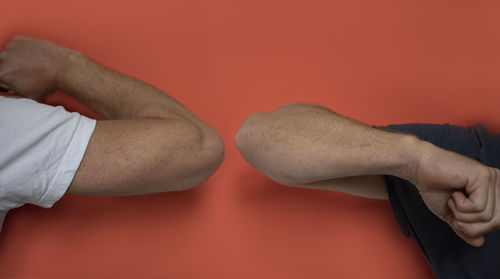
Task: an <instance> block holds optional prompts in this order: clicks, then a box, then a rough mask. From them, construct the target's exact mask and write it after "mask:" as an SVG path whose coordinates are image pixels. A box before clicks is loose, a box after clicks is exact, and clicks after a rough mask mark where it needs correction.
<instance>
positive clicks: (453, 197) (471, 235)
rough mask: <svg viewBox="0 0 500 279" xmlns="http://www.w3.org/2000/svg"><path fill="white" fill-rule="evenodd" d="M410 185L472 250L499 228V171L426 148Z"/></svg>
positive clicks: (438, 150) (455, 155) (440, 150)
mask: <svg viewBox="0 0 500 279" xmlns="http://www.w3.org/2000/svg"><path fill="white" fill-rule="evenodd" d="M411 180H413V181H412V182H413V183H414V184H415V185H416V186H417V189H418V190H419V192H420V195H421V196H422V198H423V200H424V202H425V204H426V205H427V207H428V208H429V209H430V210H431V211H432V212H433V213H434V214H436V215H437V216H438V217H439V218H441V219H442V220H443V221H445V222H447V223H448V224H449V225H450V226H451V227H452V228H453V230H454V231H455V232H456V233H457V235H458V236H460V237H461V238H462V239H464V240H465V241H466V242H467V243H469V244H471V245H473V246H477V247H478V246H481V245H483V243H484V234H486V233H487V232H489V231H492V230H496V229H499V228H500V197H499V195H500V171H499V170H498V169H495V168H490V167H487V166H485V165H483V164H481V163H479V162H476V161H474V160H472V159H469V158H467V157H464V156H462V155H459V154H456V153H453V152H449V151H446V150H443V149H439V148H437V147H435V146H429V148H427V149H426V152H423V155H422V158H421V160H420V162H419V164H418V166H417V167H416V170H415V174H414V178H413V179H411Z"/></svg>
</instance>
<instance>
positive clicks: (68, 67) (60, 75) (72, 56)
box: [56, 49, 86, 91]
mask: <svg viewBox="0 0 500 279" xmlns="http://www.w3.org/2000/svg"><path fill="white" fill-rule="evenodd" d="M85 59H86V57H85V55H83V53H81V52H79V51H76V50H72V49H67V51H66V52H65V53H64V54H62V55H61V61H60V63H59V66H58V70H57V73H56V89H57V90H62V91H66V90H68V89H69V86H70V84H71V83H72V80H73V79H74V75H75V72H76V71H75V69H78V68H79V67H81V65H82V63H83V62H84V60H85Z"/></svg>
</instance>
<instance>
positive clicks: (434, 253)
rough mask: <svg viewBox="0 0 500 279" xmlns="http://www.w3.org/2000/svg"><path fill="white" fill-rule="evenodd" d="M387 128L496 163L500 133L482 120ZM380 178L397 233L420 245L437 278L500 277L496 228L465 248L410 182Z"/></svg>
mask: <svg viewBox="0 0 500 279" xmlns="http://www.w3.org/2000/svg"><path fill="white" fill-rule="evenodd" d="M386 129H389V130H396V131H402V132H406V133H411V134H414V135H416V136H418V137H419V138H421V139H423V140H425V141H429V142H431V143H433V144H435V145H437V146H439V147H441V148H443V149H447V150H450V151H454V152H457V153H460V154H462V155H465V156H467V157H470V158H472V159H474V160H477V161H479V162H481V163H483V164H485V165H488V166H490V167H495V168H499V167H500V135H494V134H490V133H489V132H488V130H487V129H486V127H485V126H484V125H482V124H477V125H475V126H471V127H461V126H454V125H448V124H445V125H436V124H403V125H389V126H387V127H386ZM385 178H386V184H387V190H388V193H389V200H390V203H391V207H392V210H393V212H394V215H395V217H396V220H397V222H398V224H399V228H400V229H401V232H402V233H403V234H404V235H405V236H407V237H412V238H413V239H414V240H415V242H416V243H417V244H418V245H419V246H420V249H421V250H422V253H423V254H424V255H425V257H426V258H427V262H428V263H429V264H430V266H431V268H432V271H433V272H434V275H435V276H436V278H439V279H441V278H450V279H451V278H453V279H455V278H481V279H488V278H500V231H495V232H490V233H488V234H487V235H486V236H485V244H484V245H483V246H482V247H480V248H476V247H473V246H470V245H469V244H467V243H466V242H464V241H463V240H462V239H461V238H459V237H458V236H457V235H456V234H455V233H454V232H453V230H452V229H451V228H450V227H449V226H448V224H446V223H445V222H443V221H441V219H439V218H438V217H437V216H435V215H434V214H433V213H432V212H431V211H430V210H429V209H428V208H427V206H426V205H425V203H424V201H423V200H422V198H421V197H420V194H419V193H418V190H417V189H416V187H415V186H414V185H413V184H411V183H410V182H408V181H406V180H403V179H400V178H398V177H394V176H386V177H385Z"/></svg>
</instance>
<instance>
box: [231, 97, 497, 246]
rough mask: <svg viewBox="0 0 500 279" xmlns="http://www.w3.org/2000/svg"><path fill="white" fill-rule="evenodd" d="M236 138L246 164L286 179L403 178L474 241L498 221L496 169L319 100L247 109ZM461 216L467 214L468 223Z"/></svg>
mask: <svg viewBox="0 0 500 279" xmlns="http://www.w3.org/2000/svg"><path fill="white" fill-rule="evenodd" d="M236 145H237V147H238V149H239V150H240V152H241V154H242V155H243V157H244V158H245V159H246V160H247V161H248V162H249V163H250V164H251V165H252V166H254V167H255V168H257V169H258V170H259V171H261V172H262V173H264V174H265V175H267V176H268V177H270V178H271V179H273V180H275V181H277V182H279V183H282V184H285V185H290V186H300V187H311V186H312V187H320V188H324V189H331V190H337V191H342V192H347V193H351V194H356V195H360V196H365V197H375V198H383V197H384V196H387V193H386V190H385V185H384V181H383V179H382V176H380V175H383V174H387V175H394V176H398V177H401V178H403V179H406V180H409V181H411V182H412V183H413V184H415V185H416V186H417V189H418V190H419V192H420V194H421V196H422V198H423V199H424V201H425V203H426V204H427V206H428V207H429V209H430V210H431V211H432V212H434V213H435V214H436V215H437V216H438V217H440V218H441V219H442V220H444V221H445V222H447V223H448V224H449V225H450V226H452V228H453V229H454V230H455V232H456V233H457V234H458V235H459V236H460V237H462V238H463V239H464V240H465V241H467V242H468V243H470V244H471V245H474V246H481V245H482V244H483V242H484V238H483V235H484V233H486V232H487V231H490V230H494V229H497V228H498V227H499V220H498V219H499V215H500V210H499V209H498V208H499V206H496V207H495V203H498V200H499V199H498V198H497V199H496V200H497V201H495V197H496V195H498V194H495V191H494V190H495V189H496V188H499V187H500V186H499V184H500V181H499V180H498V179H497V176H498V170H497V169H493V168H488V167H486V166H484V165H482V164H480V163H478V162H476V161H474V160H471V159H469V158H466V157H464V156H461V155H459V154H456V153H453V152H449V151H446V150H443V149H440V148H438V147H436V146H434V145H432V144H430V143H428V142H424V141H421V140H419V139H418V138H416V137H414V136H412V135H407V134H402V133H393V132H388V131H383V130H379V129H375V128H372V127H370V126H367V125H364V124H361V123H358V122H356V121H353V120H350V119H347V118H344V117H341V116H339V115H337V114H336V113H334V112H332V111H330V110H328V109H326V108H323V107H319V106H316V105H309V104H292V105H286V106H283V107H280V108H278V109H276V110H275V111H272V112H267V113H256V114H252V115H251V116H249V117H248V118H247V120H245V122H244V123H243V125H242V127H241V128H240V130H239V131H238V134H237V135H236ZM462 191H463V192H465V193H466V195H464V194H462ZM498 192H499V191H496V193H498ZM488 197H490V199H488ZM461 214H465V215H466V216H467V217H468V219H467V218H466V217H464V216H462V215H461ZM460 220H468V223H467V227H464V226H463V224H462V223H460ZM480 224H482V225H480ZM460 225H462V226H460ZM457 228H458V229H457ZM473 228H474V229H473Z"/></svg>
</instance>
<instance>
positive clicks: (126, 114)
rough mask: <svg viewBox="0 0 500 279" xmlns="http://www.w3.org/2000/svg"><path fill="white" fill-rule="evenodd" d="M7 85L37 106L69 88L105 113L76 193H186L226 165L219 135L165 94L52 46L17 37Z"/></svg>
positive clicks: (2, 60)
mask: <svg viewBox="0 0 500 279" xmlns="http://www.w3.org/2000/svg"><path fill="white" fill-rule="evenodd" d="M0 83H1V84H3V85H4V86H5V87H8V89H11V90H13V91H14V92H15V93H16V94H17V95H19V96H22V97H27V98H31V99H35V100H40V99H42V98H43V97H44V96H45V95H46V94H48V93H50V92H53V91H55V90H62V91H64V92H66V93H68V94H70V95H72V96H74V97H75V98H77V99H79V100H80V101H82V102H83V103H84V104H85V105H87V106H88V107H89V108H91V109H93V110H94V111H95V112H96V113H98V114H99V115H101V116H102V117H103V118H104V119H106V120H103V121H98V122H97V125H96V128H95V131H94V133H93V135H92V138H91V139H90V142H89V145H88V148H87V151H86V153H85V156H84V158H83V160H82V162H81V165H80V167H79V169H78V171H77V173H76V175H75V177H74V179H73V182H72V183H71V186H70V188H69V192H71V193H80V194H97V195H129V194H143V193H151V192H162V191H171V190H181V189H187V188H190V187H193V186H196V185H198V184H200V183H202V182H203V181H205V180H206V179H207V178H208V177H209V176H210V175H211V174H212V173H213V172H214V171H215V170H216V169H217V167H218V166H219V165H220V163H221V162H222V160H223V156H224V155H223V153H224V150H223V144H222V141H221V139H220V137H219V135H218V133H217V132H216V131H215V130H214V129H212V128H211V127H210V126H208V125H207V124H206V123H204V122H203V121H202V120H200V119H199V118H197V117H196V116H195V115H194V114H193V113H191V112H190V111H189V110H188V109H187V108H185V107H184V106H182V105H181V104H179V103H178V102H177V101H175V100H174V99H173V98H171V97H169V96H167V95H166V94H165V93H163V92H162V91H160V90H159V89H157V88H155V87H153V86H150V85H148V84H145V83H143V82H140V81H138V80H135V79H133V78H131V77H127V76H125V75H122V74H120V73H118V72H115V71H112V70H110V69H108V68H105V67H103V66H101V65H99V64H97V63H95V62H93V61H92V60H90V59H89V58H87V57H86V56H85V55H83V54H82V53H80V52H78V51H75V50H72V49H68V48H65V47H62V46H59V45H56V44H53V43H51V42H48V41H43V40H38V39H34V38H30V37H25V36H17V37H15V38H14V39H13V40H12V42H11V43H9V44H8V45H7V47H6V48H5V51H4V52H2V53H1V54H0Z"/></svg>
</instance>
